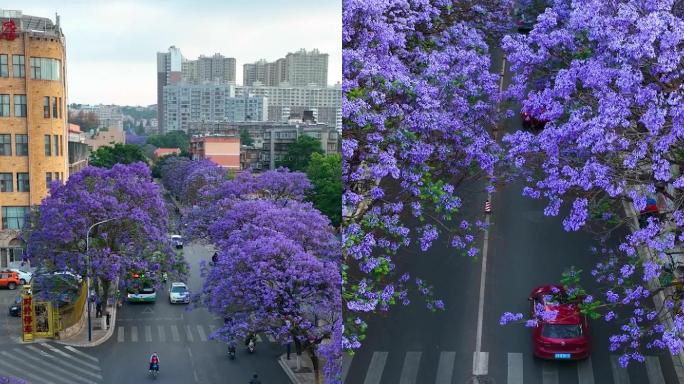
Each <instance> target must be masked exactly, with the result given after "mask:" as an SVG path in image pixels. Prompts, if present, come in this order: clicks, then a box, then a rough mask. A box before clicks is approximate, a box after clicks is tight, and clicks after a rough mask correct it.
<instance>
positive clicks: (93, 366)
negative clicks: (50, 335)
mask: <svg viewBox="0 0 684 384" xmlns="http://www.w3.org/2000/svg"><path fill="white" fill-rule="evenodd" d="M35 345H40V346H42V347H44V348H48V349H49V350H51V351H53V352H55V353H58V354H60V355H62V356H64V357H66V358H67V359H70V360H73V361H77V362H78V363H79V364H83V365H85V366H86V367H88V368H89V369H92V370H97V371H101V369H100V366H98V365H95V364H91V363H88V362H87V361H83V360H82V359H78V358H76V357H74V356H71V355H70V354H68V353H66V352H64V351H62V350H61V349H59V348H55V347H53V346H52V345H50V344H46V343H36V344H35Z"/></svg>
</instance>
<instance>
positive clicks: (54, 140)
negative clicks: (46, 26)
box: [52, 135, 59, 156]
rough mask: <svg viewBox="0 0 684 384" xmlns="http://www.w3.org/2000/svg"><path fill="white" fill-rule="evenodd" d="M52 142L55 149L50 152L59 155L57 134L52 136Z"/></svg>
mask: <svg viewBox="0 0 684 384" xmlns="http://www.w3.org/2000/svg"><path fill="white" fill-rule="evenodd" d="M53 144H54V146H55V150H54V151H53V152H52V153H53V154H54V156H59V135H54V136H53Z"/></svg>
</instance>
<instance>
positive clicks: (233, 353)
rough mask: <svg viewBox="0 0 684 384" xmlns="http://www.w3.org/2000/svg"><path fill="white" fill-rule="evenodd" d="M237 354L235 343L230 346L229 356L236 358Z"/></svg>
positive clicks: (232, 358)
mask: <svg viewBox="0 0 684 384" xmlns="http://www.w3.org/2000/svg"><path fill="white" fill-rule="evenodd" d="M235 355H236V351H235V346H234V345H231V346H228V357H230V359H231V360H235Z"/></svg>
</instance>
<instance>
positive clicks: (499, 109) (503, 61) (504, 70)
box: [496, 58, 506, 113]
mask: <svg viewBox="0 0 684 384" xmlns="http://www.w3.org/2000/svg"><path fill="white" fill-rule="evenodd" d="M505 73H506V59H505V58H504V59H503V60H501V78H500V79H499V92H503V85H504V84H503V83H504V74H505ZM496 112H497V113H500V112H501V103H497V104H496Z"/></svg>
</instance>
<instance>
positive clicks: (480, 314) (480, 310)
mask: <svg viewBox="0 0 684 384" xmlns="http://www.w3.org/2000/svg"><path fill="white" fill-rule="evenodd" d="M487 199H488V200H489V201H492V194H491V193H488V194H487ZM490 217H491V216H489V215H487V216H486V217H485V231H484V244H483V245H482V269H481V271H480V296H479V302H478V306H477V334H476V335H475V353H479V352H482V322H483V320H484V298H485V283H486V280H487V252H488V251H489V222H490Z"/></svg>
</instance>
